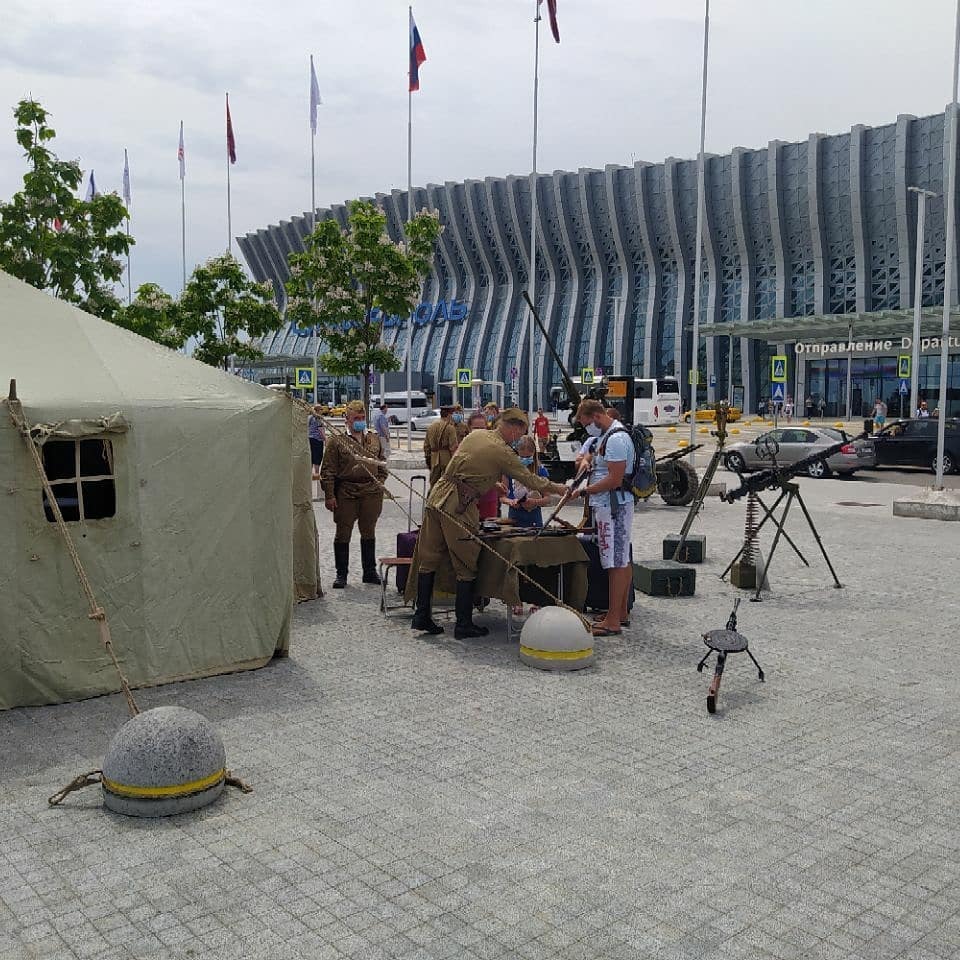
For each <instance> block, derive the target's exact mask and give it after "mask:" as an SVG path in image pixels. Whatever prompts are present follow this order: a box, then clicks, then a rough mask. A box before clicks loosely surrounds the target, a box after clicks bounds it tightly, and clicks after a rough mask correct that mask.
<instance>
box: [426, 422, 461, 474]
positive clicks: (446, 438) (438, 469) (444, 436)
mask: <svg viewBox="0 0 960 960" xmlns="http://www.w3.org/2000/svg"><path fill="white" fill-rule="evenodd" d="M452 413H453V407H452V406H449V407H441V408H440V419H439V420H436V421H434V422H433V423H431V424H430V426H429V427H427V435H426V437H424V440H423V459H424V460H425V461H426V465H427V469H428V470H429V471H430V486H431V487H432V486H433V485H434V484H435V483H436V482H437V481H438V480H439V479H440V477H441V475H442V474H443V471H444V470H445V469H446V467H447V464H448V463H449V462H450V459H451V457H453V455H454V454H455V453H456V452H457V445H458V444H459V442H460V441H459V440H458V439H457V429H456V426H455V425H454V423H453V421H452V419H451V414H452Z"/></svg>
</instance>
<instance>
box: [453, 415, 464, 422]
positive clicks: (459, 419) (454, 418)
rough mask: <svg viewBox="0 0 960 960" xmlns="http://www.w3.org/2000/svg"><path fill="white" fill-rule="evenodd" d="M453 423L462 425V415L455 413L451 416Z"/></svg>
mask: <svg viewBox="0 0 960 960" xmlns="http://www.w3.org/2000/svg"><path fill="white" fill-rule="evenodd" d="M453 422H454V423H463V414H462V413H455V414H454V415H453Z"/></svg>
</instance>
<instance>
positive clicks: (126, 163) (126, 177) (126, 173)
mask: <svg viewBox="0 0 960 960" xmlns="http://www.w3.org/2000/svg"><path fill="white" fill-rule="evenodd" d="M123 203H124V206H125V207H126V208H127V236H130V160H129V158H128V157H127V148H126V147H124V148H123ZM131 303H133V281H132V280H131V275H130V247H127V305H128V306H129V305H130V304H131Z"/></svg>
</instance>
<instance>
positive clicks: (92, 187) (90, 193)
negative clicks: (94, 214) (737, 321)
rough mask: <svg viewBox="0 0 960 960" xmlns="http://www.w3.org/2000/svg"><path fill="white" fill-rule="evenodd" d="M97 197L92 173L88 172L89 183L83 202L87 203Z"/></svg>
mask: <svg viewBox="0 0 960 960" xmlns="http://www.w3.org/2000/svg"><path fill="white" fill-rule="evenodd" d="M96 195H97V184H96V182H95V181H94V179H93V171H92V170H91V171H90V182H89V183H88V184H87V195H86V196H85V197H84V200H86V201H87V203H89V202H90V201H91V200H92V199H93V198H94V197H95V196H96Z"/></svg>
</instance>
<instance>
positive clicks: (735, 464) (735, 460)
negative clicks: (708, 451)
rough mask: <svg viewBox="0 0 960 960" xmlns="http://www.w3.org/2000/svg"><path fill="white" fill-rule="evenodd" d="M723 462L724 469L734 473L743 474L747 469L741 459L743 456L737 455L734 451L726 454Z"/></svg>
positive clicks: (745, 463)
mask: <svg viewBox="0 0 960 960" xmlns="http://www.w3.org/2000/svg"><path fill="white" fill-rule="evenodd" d="M723 462H724V465H725V466H726V468H727V469H728V470H732V471H733V472H734V473H743V471H744V470H746V469H747V461H746V460H744V459H743V454H742V453H737V451H736V450H733V451H731V452H730V453H728V454H726V456H724V458H723Z"/></svg>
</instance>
